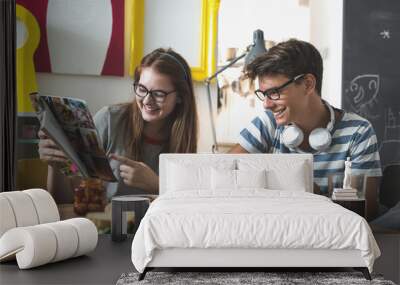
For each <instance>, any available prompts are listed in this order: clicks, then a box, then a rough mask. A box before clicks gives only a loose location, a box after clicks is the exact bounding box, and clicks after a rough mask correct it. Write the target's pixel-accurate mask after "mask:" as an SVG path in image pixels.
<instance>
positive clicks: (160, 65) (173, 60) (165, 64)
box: [124, 48, 198, 161]
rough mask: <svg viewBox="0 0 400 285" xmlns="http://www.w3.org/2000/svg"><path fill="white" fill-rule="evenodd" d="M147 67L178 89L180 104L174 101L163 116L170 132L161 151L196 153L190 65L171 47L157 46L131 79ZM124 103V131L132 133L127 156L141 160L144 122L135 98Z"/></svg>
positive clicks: (195, 121) (135, 79) (195, 117)
mask: <svg viewBox="0 0 400 285" xmlns="http://www.w3.org/2000/svg"><path fill="white" fill-rule="evenodd" d="M147 67H151V68H153V69H154V70H155V71H157V72H158V73H160V74H164V75H166V76H168V77H169V78H170V80H171V82H172V85H173V86H174V89H175V90H176V91H177V98H180V103H178V102H177V103H176V105H175V108H174V110H173V111H172V113H171V114H169V115H168V117H167V118H166V119H167V120H168V123H167V124H166V126H165V127H166V128H169V130H170V131H169V137H168V142H167V144H166V145H165V146H164V149H163V150H162V152H169V153H195V152H196V151H197V128H198V126H197V124H198V122H197V110H196V102H195V98H194V91H193V82H192V77H191V73H190V68H189V65H188V64H187V62H186V61H185V59H184V58H183V57H182V56H181V55H179V54H178V53H176V52H174V51H173V50H172V49H162V48H159V49H156V50H154V51H153V52H151V53H150V54H148V55H146V56H145V57H144V58H143V59H142V61H141V62H140V65H139V66H138V67H137V68H136V69H135V73H134V82H139V79H140V75H141V73H142V70H143V69H144V68H147ZM126 105H127V106H126V107H127V108H124V109H125V111H124V112H126V116H125V117H126V118H127V119H128V120H127V121H126V123H127V128H126V131H128V132H129V133H130V134H132V139H131V140H130V141H128V142H127V145H126V147H127V149H128V150H129V152H128V155H129V156H130V157H131V158H132V159H134V160H137V161H141V160H142V157H141V153H142V144H143V129H144V125H145V124H146V122H145V121H144V120H143V118H142V114H141V111H140V109H139V107H138V105H137V103H136V102H135V100H134V101H133V102H132V103H127V104H126ZM124 131H125V130H124Z"/></svg>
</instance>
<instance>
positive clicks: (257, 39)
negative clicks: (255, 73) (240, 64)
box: [244, 30, 267, 66]
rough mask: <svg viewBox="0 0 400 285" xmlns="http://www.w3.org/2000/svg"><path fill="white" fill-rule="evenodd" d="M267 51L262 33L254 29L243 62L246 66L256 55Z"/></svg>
mask: <svg viewBox="0 0 400 285" xmlns="http://www.w3.org/2000/svg"><path fill="white" fill-rule="evenodd" d="M265 52H267V49H266V48H265V43H264V33H263V31H261V30H255V31H254V33H253V45H252V46H251V47H250V50H249V52H248V53H247V55H246V58H245V59H244V64H245V66H247V65H248V64H249V63H251V62H252V61H253V60H254V59H255V58H256V57H257V56H259V55H261V54H263V53H265Z"/></svg>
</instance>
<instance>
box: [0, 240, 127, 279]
mask: <svg viewBox="0 0 400 285" xmlns="http://www.w3.org/2000/svg"><path fill="white" fill-rule="evenodd" d="M131 244H132V237H128V239H127V240H125V241H124V242H112V241H111V236H110V235H99V242H98V244H97V247H96V249H95V250H94V251H93V252H91V253H90V254H88V255H85V256H80V257H76V258H71V259H67V260H64V261H60V262H56V263H50V264H46V265H43V266H40V267H36V268H32V269H27V270H20V269H19V268H18V265H17V262H16V261H12V262H6V263H1V264H0V283H1V284H2V285H8V284H13V285H17V284H34V285H35V284H38V285H39V284H40V285H42V284H115V283H116V282H117V280H118V278H119V277H120V276H121V274H122V273H125V272H132V271H134V267H133V264H132V261H131Z"/></svg>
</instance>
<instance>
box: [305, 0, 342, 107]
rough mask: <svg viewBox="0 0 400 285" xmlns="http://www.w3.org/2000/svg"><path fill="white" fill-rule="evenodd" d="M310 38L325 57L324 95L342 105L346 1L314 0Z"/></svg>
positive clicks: (311, 0)
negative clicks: (344, 7)
mask: <svg viewBox="0 0 400 285" xmlns="http://www.w3.org/2000/svg"><path fill="white" fill-rule="evenodd" d="M310 19H311V25H310V28H311V30H310V41H311V42H312V43H313V44H314V45H315V46H316V47H317V48H318V50H319V51H320V52H321V54H322V57H323V60H324V74H323V84H322V97H323V98H324V99H326V100H327V101H328V102H329V103H330V104H331V105H333V106H336V107H339V108H340V107H341V106H342V95H341V94H342V43H343V1H332V0H310Z"/></svg>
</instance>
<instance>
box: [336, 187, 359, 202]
mask: <svg viewBox="0 0 400 285" xmlns="http://www.w3.org/2000/svg"><path fill="white" fill-rule="evenodd" d="M357 198H358V196H357V189H354V188H350V189H343V188H334V189H333V194H332V199H334V200H354V199H357Z"/></svg>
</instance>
